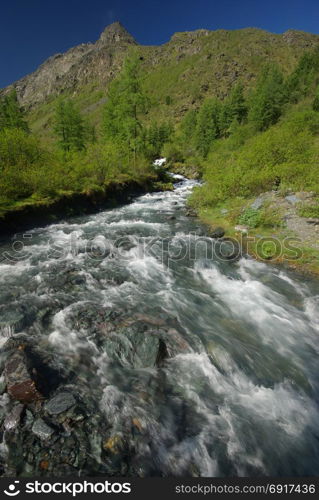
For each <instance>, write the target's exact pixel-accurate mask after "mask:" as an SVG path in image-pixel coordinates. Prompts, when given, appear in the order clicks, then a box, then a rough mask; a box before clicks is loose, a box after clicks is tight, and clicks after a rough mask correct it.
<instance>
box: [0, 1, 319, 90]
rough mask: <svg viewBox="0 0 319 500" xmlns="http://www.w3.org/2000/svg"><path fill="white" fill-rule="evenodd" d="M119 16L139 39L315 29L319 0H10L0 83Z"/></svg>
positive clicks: (1, 31)
mask: <svg viewBox="0 0 319 500" xmlns="http://www.w3.org/2000/svg"><path fill="white" fill-rule="evenodd" d="M118 20H119V21H121V22H122V24H124V26H125V27H126V28H127V29H128V31H130V32H131V33H132V35H133V36H134V37H135V38H136V40H137V41H138V42H140V43H142V44H161V43H164V42H166V41H168V39H169V38H170V37H171V35H172V34H173V33H174V32H176V31H185V30H194V29H198V28H207V29H212V30H215V29H220V28H225V29H237V28H244V27H251V26H253V27H259V28H263V29H266V30H268V31H272V32H275V33H282V32H284V31H286V30H287V29H289V28H294V29H299V30H303V31H309V32H312V33H319V0H303V1H302V0H267V1H263V0H196V1H190V0H155V1H154V0H153V1H152V0H148V1H146V0H90V1H89V2H88V1H87V0H54V1H52V0H46V1H43V0H28V1H26V0H11V1H9V2H2V5H1V9H0V67H1V71H0V87H3V86H5V85H7V84H9V83H11V82H13V81H15V80H17V79H18V78H20V77H22V76H24V75H25V74H27V73H30V72H32V71H34V70H35V69H36V68H37V67H38V66H39V64H41V63H42V62H43V61H44V60H45V59H47V58H48V57H49V56H51V55H53V54H55V53H57V52H63V51H65V50H67V49H68V48H70V47H72V46H74V45H77V44H79V43H83V42H89V41H95V40H96V39H97V38H98V37H99V34H100V32H101V31H102V30H103V29H104V27H105V26H106V25H107V24H110V23H111V22H113V21H118Z"/></svg>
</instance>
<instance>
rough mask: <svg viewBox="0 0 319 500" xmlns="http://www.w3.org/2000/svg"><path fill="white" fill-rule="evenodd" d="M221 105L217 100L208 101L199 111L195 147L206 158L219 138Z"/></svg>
mask: <svg viewBox="0 0 319 500" xmlns="http://www.w3.org/2000/svg"><path fill="white" fill-rule="evenodd" d="M220 113H221V103H220V102H219V101H217V100H216V99H207V100H206V101H204V103H203V104H202V106H201V108H200V109H199V111H198V116H197V125H196V131H195V137H194V142H195V147H196V148H197V150H198V152H199V153H200V154H201V155H202V156H203V157H206V156H207V154H208V152H209V150H210V147H211V145H212V143H213V141H214V139H216V138H218V137H219V134H220V127H219V120H220Z"/></svg>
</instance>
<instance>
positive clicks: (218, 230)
mask: <svg viewBox="0 0 319 500" xmlns="http://www.w3.org/2000/svg"><path fill="white" fill-rule="evenodd" d="M224 235H225V230H224V229H223V228H222V227H215V228H214V229H213V230H212V231H211V232H210V234H209V236H210V237H211V238H222V237H223V236H224Z"/></svg>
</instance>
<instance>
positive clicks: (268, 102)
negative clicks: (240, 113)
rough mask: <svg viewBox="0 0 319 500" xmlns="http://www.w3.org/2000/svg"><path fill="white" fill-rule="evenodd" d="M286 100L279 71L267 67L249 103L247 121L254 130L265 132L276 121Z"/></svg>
mask: <svg viewBox="0 0 319 500" xmlns="http://www.w3.org/2000/svg"><path fill="white" fill-rule="evenodd" d="M286 99H287V95H286V88H285V85H284V79H283V75H282V73H281V71H280V70H279V69H278V67H277V66H276V65H267V66H266V67H265V68H264V70H263V71H262V73H261V76H260V78H259V80H258V82H257V87H256V90H255V92H253V94H252V97H251V102H250V110H249V120H250V121H251V122H252V123H253V124H254V126H255V128H256V130H266V129H267V128H268V127H270V125H273V124H274V123H276V122H277V121H278V119H279V118H280V116H281V114H282V112H283V106H284V103H285V102H286Z"/></svg>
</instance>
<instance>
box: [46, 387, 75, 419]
mask: <svg viewBox="0 0 319 500" xmlns="http://www.w3.org/2000/svg"><path fill="white" fill-rule="evenodd" d="M75 403H76V401H75V399H74V397H73V396H72V394H71V393H70V392H60V393H59V394H57V395H56V396H54V397H53V398H51V399H50V400H49V401H48V402H47V403H46V405H45V410H46V411H47V412H48V413H50V415H59V414H60V413H63V412H65V411H67V410H68V409H69V408H71V406H74V405H75Z"/></svg>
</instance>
